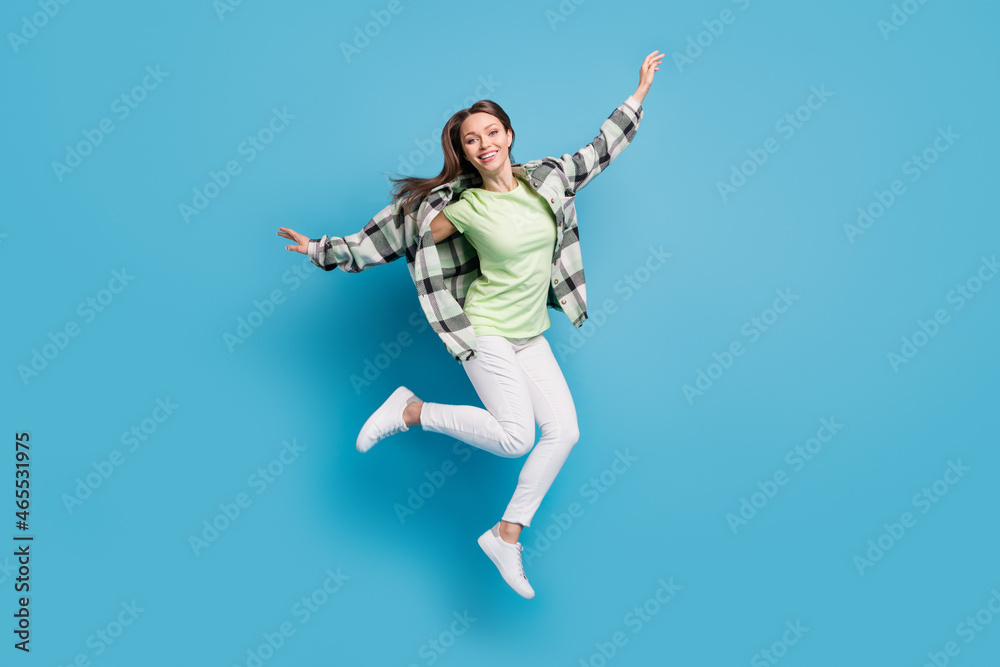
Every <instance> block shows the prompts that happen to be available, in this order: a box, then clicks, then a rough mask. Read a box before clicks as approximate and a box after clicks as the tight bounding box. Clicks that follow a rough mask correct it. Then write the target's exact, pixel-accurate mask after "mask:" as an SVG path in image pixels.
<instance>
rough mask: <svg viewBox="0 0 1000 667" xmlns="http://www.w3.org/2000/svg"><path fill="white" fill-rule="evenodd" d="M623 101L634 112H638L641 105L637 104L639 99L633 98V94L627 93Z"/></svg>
mask: <svg viewBox="0 0 1000 667" xmlns="http://www.w3.org/2000/svg"><path fill="white" fill-rule="evenodd" d="M625 103H626V104H628V105H629V106H631V107H632V111H634V112H636V113H639V107H640V106H642V105H641V104H639V100H637V99H635V95H629V96H628V98H626V99H625Z"/></svg>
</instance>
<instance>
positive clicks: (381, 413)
mask: <svg viewBox="0 0 1000 667" xmlns="http://www.w3.org/2000/svg"><path fill="white" fill-rule="evenodd" d="M419 400H420V399H419V398H417V397H416V395H414V393H413V392H412V391H410V390H409V389H407V388H406V387H399V388H398V389H396V391H394V392H392V394H390V395H389V398H387V399H385V403H383V404H382V405H380V406H379V408H378V410H376V411H375V412H374V413H372V416H371V417H369V418H368V421H366V422H365V425H364V426H362V427H361V432H360V433H359V434H358V443H357V447H358V451H359V452H362V453H364V452H367V451H368V450H369V449H371V448H372V445H374V444H375V443H376V442H378V441H379V440H381V439H382V438H386V437H388V436H390V435H392V434H393V433H399V432H400V431H409V430H410V429H409V427H408V426H407V425H406V424H405V423H403V410H404V409H405V408H406V406H407V405H408V404H409V403H413V402H414V401H419Z"/></svg>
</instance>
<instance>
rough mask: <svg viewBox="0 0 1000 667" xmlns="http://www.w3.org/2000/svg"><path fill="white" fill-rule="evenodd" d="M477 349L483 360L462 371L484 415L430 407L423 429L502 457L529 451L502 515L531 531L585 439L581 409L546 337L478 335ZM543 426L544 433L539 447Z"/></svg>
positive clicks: (474, 410)
mask: <svg viewBox="0 0 1000 667" xmlns="http://www.w3.org/2000/svg"><path fill="white" fill-rule="evenodd" d="M476 347H477V353H476V357H475V358H474V359H470V360H468V361H463V362H462V367H463V368H464V369H465V372H466V373H467V374H468V376H469V379H470V380H471V381H472V385H473V386H474V387H475V389H476V393H477V394H479V399H480V400H481V401H482V402H483V406H485V409H483V408H479V407H475V406H472V405H444V404H441V403H430V402H427V401H425V402H424V404H423V407H422V408H421V409H420V426H421V428H422V429H423V430H425V431H433V432H435V433H443V434H445V435H448V436H451V437H453V438H456V439H458V440H461V441H462V442H465V443H467V444H470V445H472V446H474V447H478V448H479V449H484V450H486V451H488V452H492V453H493V454H497V455H498V456H504V457H510V458H516V457H520V456H524V455H525V454H527V453H528V452H529V451H530V452H531V454H530V455H529V456H528V459H527V461H525V462H524V467H523V468H521V474H520V476H519V477H518V480H517V487H516V488H515V489H514V496H513V498H511V500H510V503H509V504H508V505H507V509H506V511H505V512H504V514H503V520H504V521H509V522H511V523H519V524H521V525H522V526H528V525H530V524H531V519H532V517H533V516H534V515H535V512H536V511H537V510H538V506H539V505H540V504H541V502H542V498H543V497H544V496H545V494H546V493H547V492H548V490H549V487H550V486H552V481H553V480H554V479H555V477H556V474H557V473H558V472H559V470H560V469H561V468H562V465H563V463H564V462H565V461H566V457H567V456H569V452H570V450H571V449H572V448H573V445H575V444H576V441H577V439H578V438H579V437H580V431H579V428H578V426H577V421H576V406H575V405H574V404H573V397H572V396H571V395H570V393H569V387H568V386H567V385H566V379H565V378H564V377H563V374H562V370H560V368H559V364H558V363H557V362H556V358H555V356H553V354H552V348H551V347H549V342H548V341H547V340H546V339H545V337H544V336H543V335H542V334H538V335H537V336H533V337H531V338H505V337H503V336H476ZM536 422H537V423H538V426H539V428H540V429H541V432H542V435H541V438H539V440H538V444H537V445H535V423H536ZM532 446H534V449H533V450H532Z"/></svg>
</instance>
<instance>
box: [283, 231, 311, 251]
mask: <svg viewBox="0 0 1000 667" xmlns="http://www.w3.org/2000/svg"><path fill="white" fill-rule="evenodd" d="M278 229H280V230H281V231H280V232H278V236H281V237H282V238H286V239H291V240H293V241H295V243H297V244H298V245H286V246H285V250H294V251H296V252H301V253H302V254H303V255H308V254H309V237H308V236H303V235H302V234H299V233H298V232H296V231H293V230H291V229H288V228H287V227H278Z"/></svg>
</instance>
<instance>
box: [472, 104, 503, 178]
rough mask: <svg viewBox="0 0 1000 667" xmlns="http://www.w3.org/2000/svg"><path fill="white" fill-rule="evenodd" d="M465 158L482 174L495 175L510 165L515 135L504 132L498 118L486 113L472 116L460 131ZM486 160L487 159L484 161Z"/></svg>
mask: <svg viewBox="0 0 1000 667" xmlns="http://www.w3.org/2000/svg"><path fill="white" fill-rule="evenodd" d="M459 136H460V137H461V140H462V150H463V152H464V153H465V158H466V159H467V160H468V161H469V162H471V163H472V165H473V166H474V167H475V168H476V169H478V170H479V172H480V173H487V172H488V173H495V172H496V171H497V170H498V169H500V168H502V167H503V166H504V165H505V164H508V163H509V160H510V153H509V151H508V149H509V148H510V144H511V142H512V141H513V140H514V136H513V134H512V133H511V132H510V131H509V130H506V131H505V130H504V127H503V124H502V123H501V122H500V119H499V118H497V117H496V116H492V115H490V114H488V113H485V112H481V111H480V112H478V113H474V114H470V115H469V117H468V118H466V119H465V120H464V121H462V127H461V128H460V129H459ZM484 158H486V159H484Z"/></svg>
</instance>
